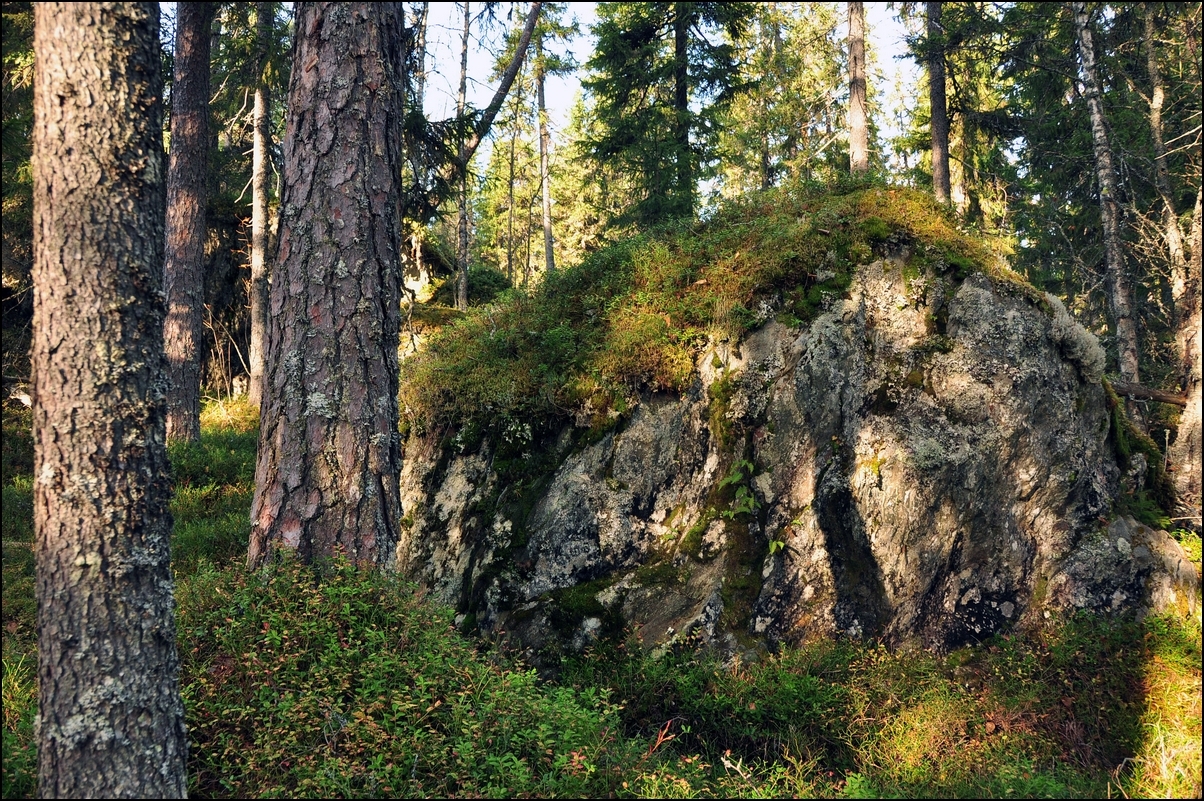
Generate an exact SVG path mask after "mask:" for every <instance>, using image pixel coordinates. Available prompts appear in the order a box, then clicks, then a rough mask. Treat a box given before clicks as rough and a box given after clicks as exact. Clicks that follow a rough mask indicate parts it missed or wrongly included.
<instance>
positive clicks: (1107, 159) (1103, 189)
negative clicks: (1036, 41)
mask: <svg viewBox="0 0 1204 801" xmlns="http://www.w3.org/2000/svg"><path fill="white" fill-rule="evenodd" d="M1071 5H1072V6H1073V9H1074V23H1075V29H1076V31H1077V33H1078V47H1079V58H1080V60H1081V63H1082V67H1083V86H1084V89H1085V92H1084V94H1085V96H1086V98H1087V105H1088V108H1089V109H1090V111H1091V136H1092V139H1093V141H1094V144H1095V172H1096V179H1097V180H1098V181H1099V195H1100V204H1099V205H1100V220H1101V222H1102V224H1103V229H1104V230H1103V234H1104V260H1105V264H1106V267H1105V269H1106V272H1107V278H1108V286H1109V292H1108V306H1109V311H1110V312H1111V314H1112V323H1113V326H1114V330H1115V334H1116V351H1117V363H1118V371H1119V373H1120V378H1121V380H1122V381H1124V382H1125V383H1128V384H1140V383H1141V378H1140V375H1139V373H1138V368H1137V365H1138V356H1137V353H1138V351H1137V323H1136V321H1135V320H1134V317H1133V285H1132V281H1131V280H1130V278H1129V274H1128V271H1127V270H1126V269H1125V255H1124V250H1123V247H1124V245H1123V243H1122V242H1121V238H1120V216H1119V215H1120V206H1119V201H1118V200H1117V189H1116V171H1115V168H1114V167H1113V165H1112V146H1111V144H1109V142H1108V130H1107V126H1106V124H1105V122H1104V104H1103V99H1102V94H1101V91H1100V82H1099V72H1098V70H1096V67H1095V46H1094V44H1093V43H1092V37H1091V18H1090V16H1089V14H1088V12H1087V4H1086V3H1072V4H1071Z"/></svg>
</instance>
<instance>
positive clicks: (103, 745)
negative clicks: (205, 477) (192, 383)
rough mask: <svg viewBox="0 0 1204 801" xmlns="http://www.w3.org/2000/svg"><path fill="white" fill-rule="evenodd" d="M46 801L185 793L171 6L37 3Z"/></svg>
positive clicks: (37, 387) (36, 363)
mask: <svg viewBox="0 0 1204 801" xmlns="http://www.w3.org/2000/svg"><path fill="white" fill-rule="evenodd" d="M34 16H35V32H34V51H35V53H36V56H37V58H36V62H35V63H36V66H35V75H34V125H33V159H32V164H33V182H34V188H33V197H34V224H33V230H34V267H33V282H34V339H33V348H32V360H33V377H34V404H33V414H34V439H35V456H34V463H35V473H36V475H37V476H38V478H37V481H35V482H34V527H35V530H36V539H37V541H36V545H35V547H36V553H37V596H38V624H37V625H38V696H39V697H38V714H39V716H40V724H39V729H38V781H39V784H40V788H39V790H40V793H41V796H42V797H43V798H123V797H124V798H136V797H141V798H182V797H184V793H185V787H186V781H185V780H186V774H185V758H186V756H187V751H188V740H187V737H186V733H185V729H184V707H183V704H182V703H181V701H180V689H179V660H178V657H177V654H176V631H175V618H174V606H173V603H172V574H171V570H170V544H169V538H170V534H171V513H170V512H169V511H168V502H169V501H170V498H171V479H170V466H169V464H168V461H167V448H166V431H165V415H166V407H165V404H164V397H163V385H164V369H165V359H164V356H163V319H164V308H163V299H162V295H161V294H160V290H161V288H162V285H163V272H162V270H163V245H164V219H163V218H164V205H163V203H164V201H163V191H164V186H163V175H164V166H165V165H164V157H163V129H162V117H161V114H162V111H161V101H160V97H161V91H162V79H161V75H160V56H159V5H158V3H120V4H117V3H37V4H35V5H34Z"/></svg>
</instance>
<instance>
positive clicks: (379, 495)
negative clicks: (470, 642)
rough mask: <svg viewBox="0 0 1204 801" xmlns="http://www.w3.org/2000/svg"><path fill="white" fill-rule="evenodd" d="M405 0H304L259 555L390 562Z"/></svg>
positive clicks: (255, 558) (258, 497)
mask: <svg viewBox="0 0 1204 801" xmlns="http://www.w3.org/2000/svg"><path fill="white" fill-rule="evenodd" d="M402 13H403V12H402V8H401V4H400V3H301V4H299V5H298V8H297V18H296V19H297V22H296V26H297V34H296V37H295V43H294V51H293V70H292V77H291V79H290V82H289V96H288V113H287V117H288V120H287V125H286V133H285V140H284V196H283V197H282V198H281V220H280V244H279V249H278V253H277V259H276V265H275V269H274V276H273V280H272V285H271V290H270V298H271V300H270V308H269V315H268V319H269V330H268V354H267V356H268V358H267V373H266V380H265V382H264V399H263V408H262V412H261V417H260V419H261V423H260V427H259V455H258V461H257V464H256V469H255V497H254V499H253V501H252V504H251V526H252V527H251V544H250V549H249V551H248V554H247V562H248V565H250V566H251V567H256V566H259V565H262V564H264V563H265V562H267V561H269V560H270V559H271V557H272V555H273V553H274V552H278V551H294V552H296V553H297V555H298V556H299V557H300V558H301V559H303V560H305V561H309V560H311V559H314V558H318V557H326V556H331V555H332V554H334V553H335V552H336V551H340V550H341V551H343V552H344V553H346V555H347V556H348V557H349V558H350V559H352V560H354V561H356V562H357V563H363V564H374V565H382V566H388V565H390V564H392V561H393V559H394V548H395V546H396V543H397V525H398V521H399V520H400V518H401V503H400V497H399V487H398V476H399V475H400V471H401V443H400V440H399V436H398V433H397V424H398V411H397V381H398V354H397V345H398V337H399V333H400V326H401V266H400V257H401V253H402V247H403V242H402V236H401V190H400V179H401V165H402V161H401V120H400V117H399V111H400V108H401V100H402V98H401V94H400V93H401V87H400V86H399V85H398V83H397V81H398V77H399V76H398V75H397V72H396V65H398V64H400V63H401V62H400V54H401V32H402Z"/></svg>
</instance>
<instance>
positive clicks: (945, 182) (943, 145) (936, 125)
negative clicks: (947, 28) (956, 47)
mask: <svg viewBox="0 0 1204 801" xmlns="http://www.w3.org/2000/svg"><path fill="white" fill-rule="evenodd" d="M935 41H942V42H943V41H944V33H943V31H942V30H941V4H940V3H928V46H929V48H930V53H929V56H928V104H929V106H930V107H931V108H932V192H933V194H935V195H936V199H937V201H938V202H940V203H948V202H949V111H948V108H947V105H946V102H945V48H944V45H942V46H941V47H939V48H938V47H933V45H932V43H933V42H935Z"/></svg>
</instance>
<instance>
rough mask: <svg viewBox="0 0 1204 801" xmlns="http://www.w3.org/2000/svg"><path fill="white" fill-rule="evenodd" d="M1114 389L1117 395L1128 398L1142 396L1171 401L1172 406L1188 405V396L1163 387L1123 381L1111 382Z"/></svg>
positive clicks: (1146, 398)
mask: <svg viewBox="0 0 1204 801" xmlns="http://www.w3.org/2000/svg"><path fill="white" fill-rule="evenodd" d="M1111 386H1112V391H1113V392H1115V393H1116V394H1117V395H1123V396H1124V397H1126V398H1140V399H1141V400H1154V401H1158V402H1159V403H1169V404H1170V405H1172V406H1186V405H1187V396H1186V395H1180V394H1178V393H1175V392H1167V391H1166V390H1162V389H1150V388H1149V387H1142V386H1138V385H1137V384H1126V383H1124V382H1123V381H1113V382H1111Z"/></svg>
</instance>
